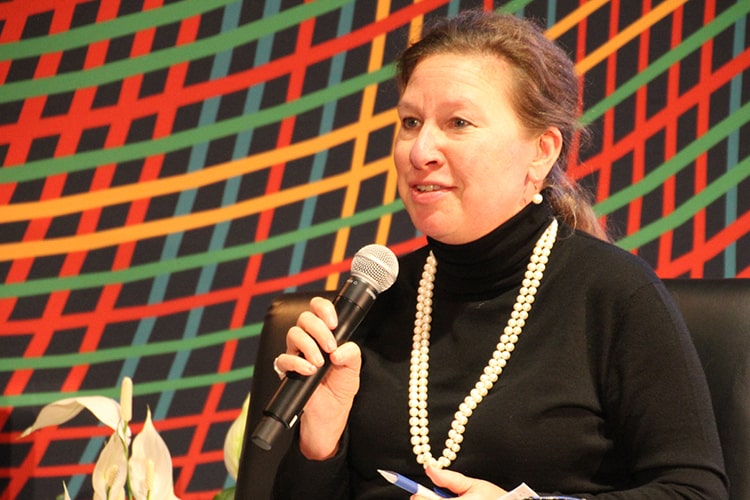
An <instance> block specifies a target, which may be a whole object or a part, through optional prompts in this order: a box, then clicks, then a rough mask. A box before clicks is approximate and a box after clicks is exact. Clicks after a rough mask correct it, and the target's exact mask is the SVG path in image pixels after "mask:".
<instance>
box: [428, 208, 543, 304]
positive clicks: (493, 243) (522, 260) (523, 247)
mask: <svg viewBox="0 0 750 500" xmlns="http://www.w3.org/2000/svg"><path fill="white" fill-rule="evenodd" d="M552 216H553V214H552V209H551V208H550V206H549V205H548V204H547V203H546V202H545V203H542V204H541V205H534V204H533V203H531V204H529V205H527V206H526V207H525V208H524V209H523V210H521V211H520V212H519V213H517V214H516V215H514V216H513V217H512V218H510V219H509V220H507V221H506V222H504V223H503V224H501V225H500V226H499V227H497V228H496V229H495V230H493V231H491V232H490V233H488V234H486V235H485V236H482V237H481V238H479V239H477V240H475V241H472V242H470V243H465V244H461V245H448V244H445V243H441V242H439V241H437V240H434V239H432V238H429V237H428V238H427V242H428V247H429V248H430V249H431V250H432V251H433V253H434V254H435V258H436V259H437V261H438V266H437V275H436V281H435V293H440V292H441V291H444V292H445V293H451V294H459V295H467V296H471V297H473V298H478V299H481V298H484V297H490V296H494V295H496V294H497V293H500V292H503V291H507V290H508V289H510V288H517V287H519V286H520V283H521V280H522V279H523V275H524V272H525V271H526V265H527V264H528V262H529V257H530V256H531V252H532V251H533V249H534V245H535V244H536V241H537V240H538V239H539V237H540V236H541V235H542V233H543V232H544V230H545V229H546V228H547V225H548V224H549V221H550V218H551V217H552Z"/></svg>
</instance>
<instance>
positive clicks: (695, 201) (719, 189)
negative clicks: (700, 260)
mask: <svg viewBox="0 0 750 500" xmlns="http://www.w3.org/2000/svg"><path fill="white" fill-rule="evenodd" d="M748 178H750V157H748V158H745V160H744V161H742V162H741V163H738V164H737V165H735V166H734V167H733V168H732V169H731V170H729V171H728V172H726V173H724V174H723V175H722V176H721V177H719V178H718V179H716V180H715V181H713V182H712V183H711V184H709V185H708V186H706V188H705V189H703V190H702V191H701V192H700V193H698V194H696V195H695V196H693V197H692V198H690V199H689V200H688V201H686V202H685V203H683V204H682V205H680V206H679V207H678V208H677V209H676V210H675V211H674V212H672V213H671V214H669V215H666V216H664V217H663V218H661V219H659V220H658V221H656V222H652V223H651V224H648V225H646V226H643V227H641V229H639V230H638V231H637V232H635V233H633V234H631V235H629V236H626V237H624V238H622V239H620V240H619V241H618V242H617V244H618V245H619V246H621V247H622V248H625V249H626V250H632V249H634V248H638V247H641V246H643V245H645V244H646V243H648V242H649V241H653V240H655V239H656V238H658V237H659V236H661V235H662V234H664V233H665V232H667V231H669V230H671V229H674V228H676V227H678V226H679V225H681V224H684V223H685V222H687V221H689V220H690V219H691V218H692V217H693V216H694V215H695V214H696V213H698V212H699V211H700V210H703V209H704V208H706V207H707V206H708V205H709V204H711V203H713V202H714V201H716V200H717V199H719V197H721V196H722V195H724V194H725V193H727V192H728V191H729V190H731V189H732V188H734V187H736V186H737V185H738V184H739V183H740V182H743V181H744V180H745V179H748Z"/></svg>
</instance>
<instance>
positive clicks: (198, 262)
mask: <svg viewBox="0 0 750 500" xmlns="http://www.w3.org/2000/svg"><path fill="white" fill-rule="evenodd" d="M403 209H404V205H403V203H402V202H401V200H396V201H394V202H392V203H388V204H385V205H381V206H379V207H374V208H371V209H368V210H362V211H360V212H357V213H356V214H354V215H352V216H349V217H344V218H341V219H333V220H329V221H326V222H322V223H319V224H316V225H313V226H310V227H307V228H304V229H298V230H295V231H290V232H287V233H283V234H279V235H277V236H272V237H270V238H268V239H266V240H263V241H258V242H253V243H247V244H245V245H237V246H234V247H229V248H224V249H221V250H219V251H214V252H202V253H198V254H194V255H186V256H184V257H177V258H175V259H172V260H169V261H165V262H153V263H150V264H142V265H139V266H133V267H130V268H128V269H122V270H119V271H108V272H101V273H90V274H82V275H79V276H69V277H64V278H45V279H38V280H32V281H27V282H24V283H10V284H4V285H1V286H0V299H4V298H11V297H19V298H20V297H31V296H34V295H44V294H47V293H51V292H53V291H57V290H82V289H86V288H95V287H100V286H105V285H108V284H111V283H132V282H134V281H139V280H143V279H151V278H153V277H154V276H160V275H162V274H167V273H175V272H179V271H186V270H190V269H197V268H199V267H201V266H204V265H209V264H213V263H219V262H229V261H232V260H237V259H246V258H248V257H250V256H252V255H257V254H263V253H266V252H272V251H274V250H279V249H281V248H286V247H288V246H292V245H294V244H295V243H297V242H299V241H303V240H311V239H315V238H319V237H322V236H326V235H329V234H332V233H335V232H336V231H338V230H339V229H341V228H343V227H352V228H353V227H357V226H359V225H364V224H368V223H370V222H372V221H374V220H377V219H379V218H380V217H383V216H386V215H389V214H393V213H396V212H399V211H401V210H403Z"/></svg>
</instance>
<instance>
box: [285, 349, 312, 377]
mask: <svg viewBox="0 0 750 500" xmlns="http://www.w3.org/2000/svg"><path fill="white" fill-rule="evenodd" d="M274 364H275V366H274V370H275V371H276V373H279V376H280V377H281V376H282V375H281V374H283V375H284V376H286V374H287V372H297V373H299V374H300V375H312V374H313V373H315V372H316V371H318V367H317V366H315V365H314V364H312V363H310V362H309V361H307V360H306V359H305V358H303V357H301V356H297V355H294V354H286V353H284V354H280V355H279V356H277V357H276V360H275V363H274ZM282 378H283V377H282Z"/></svg>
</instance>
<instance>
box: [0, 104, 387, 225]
mask: <svg viewBox="0 0 750 500" xmlns="http://www.w3.org/2000/svg"><path fill="white" fill-rule="evenodd" d="M397 119H398V118H397V114H396V110H395V109H391V110H388V111H384V112H382V113H379V114H378V115H376V116H374V117H372V118H371V119H369V120H368V121H367V122H366V123H353V124H351V125H347V126H345V127H341V128H339V129H337V130H334V131H332V132H330V133H328V134H325V135H322V136H319V137H315V138H313V139H309V140H306V141H303V142H299V143H296V144H292V145H290V146H287V147H285V148H283V149H274V150H272V151H267V152H264V153H259V154H256V155H253V156H249V157H247V158H243V159H241V160H236V161H231V162H228V163H222V164H219V165H215V166H212V167H207V168H204V169H202V170H199V171H196V172H191V173H189V174H183V175H178V176H174V177H167V178H164V179H158V180H154V181H149V182H140V183H135V184H129V185H127V186H118V187H113V188H110V189H106V190H100V191H91V192H87V193H81V194H76V195H71V196H66V197H63V198H57V199H54V200H44V201H34V202H27V203H16V204H13V205H5V206H2V207H0V221H2V222H13V221H22V220H32V219H42V218H47V217H56V216H60V215H65V214H71V213H76V212H82V211H84V210H90V209H93V208H101V207H106V206H112V205H117V204H120V203H128V202H132V201H134V200H139V199H145V198H152V197H156V196H162V195H167V194H172V193H178V192H180V191H185V190H188V189H195V188H198V187H201V186H207V185H209V184H213V183H216V182H222V181H226V180H227V179H230V178H232V177H236V176H240V175H243V174H247V173H252V172H257V171H259V170H263V169H264V168H268V167H269V166H271V165H276V164H280V163H286V162H289V161H291V160H294V159H297V158H302V157H305V156H309V155H312V154H314V153H316V152H319V151H324V150H326V149H330V148H332V147H335V146H338V145H340V144H344V143H346V142H347V141H350V140H352V138H354V137H357V136H359V135H361V134H362V133H365V134H367V133H368V132H369V131H371V130H377V129H379V128H381V127H384V126H386V125H388V124H391V123H395V122H396V121H397ZM363 128H366V129H367V130H365V131H362V129H363Z"/></svg>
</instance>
